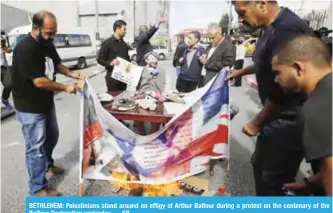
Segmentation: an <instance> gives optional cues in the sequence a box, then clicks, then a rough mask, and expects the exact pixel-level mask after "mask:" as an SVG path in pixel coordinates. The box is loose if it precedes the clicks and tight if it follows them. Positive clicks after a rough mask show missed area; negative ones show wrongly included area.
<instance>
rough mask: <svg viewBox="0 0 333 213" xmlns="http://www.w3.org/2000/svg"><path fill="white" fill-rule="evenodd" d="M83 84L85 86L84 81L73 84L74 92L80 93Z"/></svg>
mask: <svg viewBox="0 0 333 213" xmlns="http://www.w3.org/2000/svg"><path fill="white" fill-rule="evenodd" d="M84 84H85V81H84V80H78V81H77V83H76V84H75V90H76V91H80V92H82V90H83V87H84Z"/></svg>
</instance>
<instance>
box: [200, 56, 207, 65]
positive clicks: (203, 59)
mask: <svg viewBox="0 0 333 213" xmlns="http://www.w3.org/2000/svg"><path fill="white" fill-rule="evenodd" d="M200 62H201V63H202V64H206V62H207V54H203V55H202V56H201V57H200Z"/></svg>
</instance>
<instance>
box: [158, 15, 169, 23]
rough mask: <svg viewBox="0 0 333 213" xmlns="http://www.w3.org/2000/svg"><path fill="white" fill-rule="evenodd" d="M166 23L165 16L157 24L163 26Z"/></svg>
mask: <svg viewBox="0 0 333 213" xmlns="http://www.w3.org/2000/svg"><path fill="white" fill-rule="evenodd" d="M166 22H167V16H163V17H162V18H161V19H160V21H159V22H158V23H159V24H164V23H166Z"/></svg>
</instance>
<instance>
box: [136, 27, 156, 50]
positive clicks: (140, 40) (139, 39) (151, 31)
mask: <svg viewBox="0 0 333 213" xmlns="http://www.w3.org/2000/svg"><path fill="white" fill-rule="evenodd" d="M158 26H159V25H157V26H152V27H151V28H150V29H149V30H148V31H147V32H145V33H144V34H142V35H139V36H137V37H136V38H135V42H136V44H137V45H138V46H140V45H141V44H143V43H146V42H148V41H149V40H150V39H151V37H153V35H154V34H155V33H156V32H157V30H158Z"/></svg>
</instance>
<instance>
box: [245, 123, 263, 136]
mask: <svg viewBox="0 0 333 213" xmlns="http://www.w3.org/2000/svg"><path fill="white" fill-rule="evenodd" d="M260 128H261V127H260V126H259V125H258V124H256V122H254V121H250V122H249V123H247V124H245V125H244V126H243V129H242V131H243V133H244V134H246V135H247V136H250V137H253V136H256V135H257V134H258V133H259V131H260Z"/></svg>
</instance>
